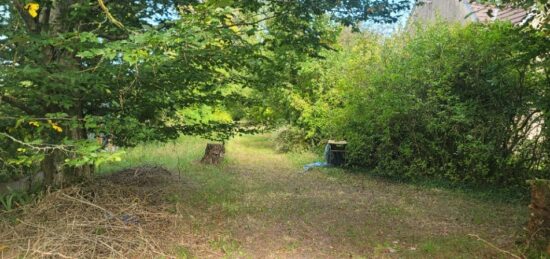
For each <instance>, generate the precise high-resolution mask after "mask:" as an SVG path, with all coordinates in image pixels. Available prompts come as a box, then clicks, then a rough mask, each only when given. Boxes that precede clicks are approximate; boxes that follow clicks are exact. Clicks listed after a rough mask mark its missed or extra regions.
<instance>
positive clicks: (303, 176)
mask: <svg viewBox="0 0 550 259" xmlns="http://www.w3.org/2000/svg"><path fill="white" fill-rule="evenodd" d="M205 145H206V141H205V140H201V139H199V138H193V137H182V138H181V139H179V140H177V141H175V142H173V143H168V144H148V145H142V146H139V147H136V148H132V149H128V150H127V154H126V155H125V159H124V161H123V162H120V163H115V164H108V165H104V166H102V167H101V168H100V170H99V171H100V172H101V173H103V174H105V173H112V172H115V171H118V170H120V169H123V168H128V167H136V166H140V165H159V166H164V167H166V168H168V169H170V170H172V171H173V172H177V173H179V174H180V175H181V177H182V178H183V179H184V182H186V184H189V186H191V188H190V189H189V191H186V192H185V193H178V194H174V196H170V198H168V202H171V203H175V204H178V206H179V207H178V209H176V210H175V211H176V212H177V213H188V214H189V213H191V214H194V215H195V218H197V219H196V220H193V222H191V223H190V224H192V226H193V227H192V229H193V230H194V231H195V232H196V233H209V235H208V236H209V238H208V240H205V241H204V242H205V243H204V247H207V248H208V249H212V250H213V251H217V252H218V253H222V254H223V255H225V256H226V257H230V258H235V257H245V258H247V257H254V258H259V257H279V258H281V257H283V258H284V257H324V258H326V257H333V258H334V257H338V258H339V257H350V256H351V257H358V258H361V257H364V258H372V257H378V258H385V257H405V258H428V257H434V258H487V257H506V256H507V255H506V254H503V253H501V252H499V251H497V250H495V249H493V248H491V247H489V246H487V245H486V244H484V243H483V242H480V241H478V240H477V239H475V238H472V237H471V236H469V234H475V235H479V236H480V237H482V238H483V239H485V240H487V241H488V242H491V243H493V244H495V245H496V246H498V247H500V248H501V249H504V250H508V251H511V252H513V253H518V254H519V253H521V251H519V250H518V247H516V245H515V241H517V240H518V239H519V238H520V236H521V233H522V226H524V224H525V223H526V220H527V208H526V205H527V204H526V203H525V201H523V200H521V199H512V200H510V199H508V198H506V197H505V196H503V197H498V194H495V193H491V192H489V191H483V190H478V191H475V190H473V189H468V190H466V189H460V188H458V189H453V188H451V187H447V186H445V185H438V184H435V183H430V182H428V183H422V184H419V183H404V182H398V181H389V180H386V179H383V178H378V177H375V176H372V175H369V174H368V173H364V172H360V171H359V170H345V169H336V168H326V169H314V170H311V171H308V172H304V171H303V169H302V166H303V165H304V164H306V163H310V162H314V161H317V160H320V159H319V156H317V155H315V154H312V153H300V154H279V153H276V152H275V151H274V149H273V144H272V143H271V142H270V138H269V136H267V135H261V136H246V137H241V138H237V139H234V140H232V141H230V142H229V143H228V146H227V156H226V161H225V162H224V163H223V164H222V165H220V166H205V165H202V164H200V163H198V160H199V159H200V158H201V157H202V154H203V152H204V147H205ZM201 242H202V241H201ZM174 251H175V252H174V253H176V254H178V255H180V257H182V258H188V257H194V256H197V257H201V256H200V255H202V254H201V253H200V251H193V250H192V248H189V247H187V246H182V245H178V244H175V245H174Z"/></svg>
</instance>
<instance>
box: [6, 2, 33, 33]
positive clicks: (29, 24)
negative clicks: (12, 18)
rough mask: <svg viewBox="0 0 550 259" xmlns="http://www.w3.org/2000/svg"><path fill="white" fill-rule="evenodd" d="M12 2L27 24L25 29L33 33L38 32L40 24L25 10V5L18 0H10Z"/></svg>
mask: <svg viewBox="0 0 550 259" xmlns="http://www.w3.org/2000/svg"><path fill="white" fill-rule="evenodd" d="M12 4H13V6H14V7H15V9H16V10H17V12H18V13H19V15H20V16H21V18H22V19H23V21H24V22H25V25H27V30H29V31H30V32H33V33H38V32H40V24H39V23H38V22H37V21H36V20H35V19H34V18H33V17H32V16H31V15H30V14H29V13H28V12H26V10H25V6H24V5H23V3H21V2H20V1H19V0H12Z"/></svg>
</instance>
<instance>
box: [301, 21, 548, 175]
mask: <svg viewBox="0 0 550 259" xmlns="http://www.w3.org/2000/svg"><path fill="white" fill-rule="evenodd" d="M341 41H342V45H343V51H342V52H340V53H337V54H334V55H331V56H329V58H327V60H325V61H322V62H321V66H322V67H324V69H325V71H323V72H320V73H319V76H318V78H317V79H315V83H316V84H318V85H320V86H318V89H330V90H325V92H326V94H323V95H321V96H320V98H319V99H318V102H319V100H321V102H322V104H316V105H314V106H315V107H316V109H317V110H318V111H319V112H318V113H317V114H316V115H314V116H313V117H316V119H311V118H308V117H310V116H311V114H312V113H311V112H304V113H303V114H302V115H301V116H302V118H301V120H302V121H303V119H304V118H306V119H307V120H308V121H313V123H310V124H309V125H307V126H308V128H309V129H314V130H316V131H317V132H319V133H318V134H319V136H320V137H325V138H328V137H330V138H340V139H346V140H347V141H348V142H349V143H350V144H349V145H348V160H349V163H350V164H351V165H360V166H365V167H368V168H370V169H372V171H373V172H375V173H377V174H380V175H385V176H390V177H396V178H409V179H418V178H432V179H445V180H451V181H453V182H456V183H473V184H495V185H508V186H511V185H521V186H525V184H524V180H525V179H529V178H532V177H536V176H538V177H543V178H547V177H549V170H550V167H549V165H548V161H549V160H548V159H549V150H550V149H548V141H547V139H548V137H547V136H548V130H547V129H548V124H547V123H545V122H547V121H548V118H547V116H548V114H549V113H548V111H549V109H548V91H549V90H550V89H549V88H548V86H549V85H550V81H549V76H548V57H547V55H548V47H549V46H548V44H547V43H546V42H545V38H544V36H541V35H539V34H537V33H533V32H525V31H521V30H520V29H518V28H513V27H512V26H511V25H510V24H506V23H494V24H490V25H480V24H471V25H468V26H465V27H464V26H460V25H449V24H438V25H434V26H432V27H429V28H426V29H422V28H417V29H416V31H415V32H414V33H407V34H404V35H399V36H394V37H392V38H381V37H377V36H374V35H368V34H367V35H352V34H344V35H343V38H342V40H341ZM327 107H330V108H329V109H327ZM319 129H320V130H319ZM539 131H540V132H539Z"/></svg>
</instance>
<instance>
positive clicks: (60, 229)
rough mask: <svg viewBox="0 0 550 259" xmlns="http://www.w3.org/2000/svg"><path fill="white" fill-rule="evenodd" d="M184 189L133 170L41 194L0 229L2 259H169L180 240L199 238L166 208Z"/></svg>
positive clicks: (160, 173) (168, 176)
mask: <svg viewBox="0 0 550 259" xmlns="http://www.w3.org/2000/svg"><path fill="white" fill-rule="evenodd" d="M186 189H188V187H186V184H185V183H184V182H183V181H182V179H181V178H180V177H179V176H178V175H176V174H173V173H171V172H169V171H167V170H165V169H163V168H161V167H137V168H132V169H127V170H124V171H121V172H118V173H115V174H111V175H107V176H105V177H101V178H99V179H97V180H96V181H95V182H94V183H92V184H90V185H86V186H82V187H71V188H66V189H62V190H58V191H55V192H51V193H46V194H45V195H44V196H43V197H42V198H41V199H40V200H38V201H36V202H35V203H34V204H31V205H28V206H27V207H24V208H23V209H22V210H23V211H22V212H21V215H22V216H21V217H20V218H18V219H17V222H18V224H17V225H15V226H11V227H10V226H4V227H5V228H4V229H3V233H2V235H0V237H1V239H0V240H2V242H5V243H7V244H8V245H9V247H11V249H10V250H8V251H3V256H6V257H12V256H16V255H18V256H23V257H25V258H26V257H31V258H36V257H42V258H44V257H45V258H50V257H52V258H138V257H148V258H158V257H172V256H171V255H173V254H174V251H175V250H174V249H175V248H176V247H177V245H178V244H182V242H181V240H189V241H191V240H197V239H198V238H199V237H197V236H194V235H193V234H192V233H190V231H189V227H188V224H187V220H186V218H185V217H184V216H183V215H182V214H183V213H182V212H181V211H179V210H178V208H176V207H175V206H174V204H173V203H171V202H170V197H174V196H173V195H174V194H178V193H181V192H183V191H185V190H186ZM186 232H187V233H186ZM186 245H188V246H190V247H192V246H193V244H186ZM195 249H196V250H200V246H197V247H195Z"/></svg>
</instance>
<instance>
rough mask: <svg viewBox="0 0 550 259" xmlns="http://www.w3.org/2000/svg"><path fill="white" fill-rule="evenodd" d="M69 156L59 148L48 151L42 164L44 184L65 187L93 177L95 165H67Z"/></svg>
mask: <svg viewBox="0 0 550 259" xmlns="http://www.w3.org/2000/svg"><path fill="white" fill-rule="evenodd" d="M67 158H68V156H67V155H66V154H65V153H63V152H62V151H59V150H54V151H50V152H48V153H46V155H45V157H44V160H42V165H41V167H42V171H43V172H44V186H45V187H46V188H47V187H53V188H63V187H65V186H68V185H72V184H77V183H82V182H86V181H89V180H91V179H92V176H93V173H94V166H93V165H83V166H78V167H74V166H68V165H65V159H67Z"/></svg>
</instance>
